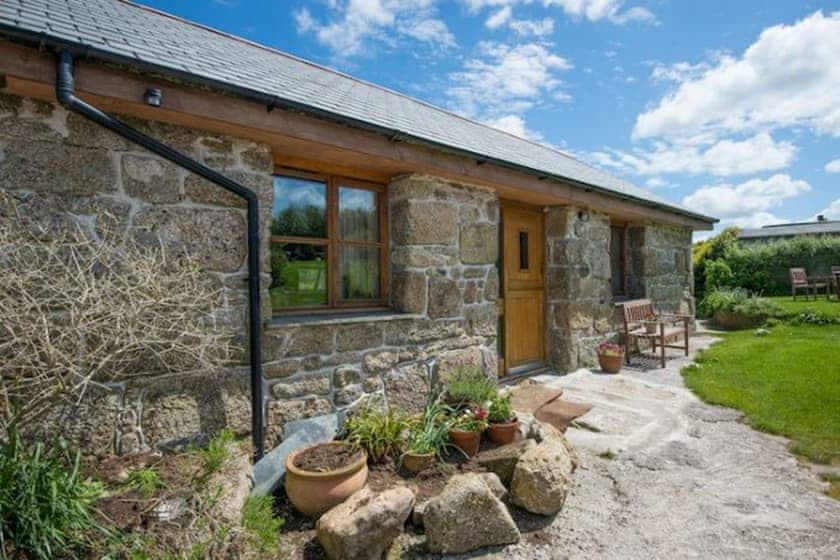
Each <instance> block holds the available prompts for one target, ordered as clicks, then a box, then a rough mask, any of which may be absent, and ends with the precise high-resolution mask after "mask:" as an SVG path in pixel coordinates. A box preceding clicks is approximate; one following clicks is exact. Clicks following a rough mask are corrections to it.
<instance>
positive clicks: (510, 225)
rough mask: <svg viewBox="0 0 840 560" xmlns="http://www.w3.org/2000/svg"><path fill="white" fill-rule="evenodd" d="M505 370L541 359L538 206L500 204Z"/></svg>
mask: <svg viewBox="0 0 840 560" xmlns="http://www.w3.org/2000/svg"><path fill="white" fill-rule="evenodd" d="M502 228H503V230H504V235H503V238H502V245H503V246H502V255H503V257H502V267H503V277H502V285H503V298H504V353H505V355H504V360H505V362H504V363H505V368H504V369H505V370H506V372H505V373H510V372H517V371H523V370H527V369H530V368H531V367H540V366H542V365H543V363H544V361H545V330H544V324H545V282H544V275H543V272H544V267H543V261H544V259H545V233H544V230H543V212H542V210H541V209H539V208H530V207H522V206H518V205H516V206H514V205H503V206H502Z"/></svg>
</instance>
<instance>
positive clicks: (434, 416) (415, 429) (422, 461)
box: [402, 402, 449, 473]
mask: <svg viewBox="0 0 840 560" xmlns="http://www.w3.org/2000/svg"><path fill="white" fill-rule="evenodd" d="M448 440H449V420H448V419H447V417H446V414H445V413H444V409H443V407H442V406H441V405H440V404H438V403H437V402H431V403H429V404H428V405H427V406H426V408H425V410H424V411H423V414H422V415H421V416H420V418H419V419H417V420H416V421H415V422H414V424H413V425H412V427H411V429H410V431H409V434H408V444H407V449H406V452H405V453H403V455H402V466H403V467H404V468H405V469H406V470H407V471H409V472H413V473H417V472H420V471H422V470H425V469H428V468H429V467H431V466H432V465H434V464H435V460H437V459H438V458H439V457H440V454H441V452H442V451H443V449H445V448H446V447H447V446H448V445H449V443H448Z"/></svg>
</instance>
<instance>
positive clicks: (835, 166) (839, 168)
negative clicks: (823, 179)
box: [825, 158, 840, 173]
mask: <svg viewBox="0 0 840 560" xmlns="http://www.w3.org/2000/svg"><path fill="white" fill-rule="evenodd" d="M825 172H826V173H840V158H837V159H833V160H831V161H829V162H828V163H826V164H825Z"/></svg>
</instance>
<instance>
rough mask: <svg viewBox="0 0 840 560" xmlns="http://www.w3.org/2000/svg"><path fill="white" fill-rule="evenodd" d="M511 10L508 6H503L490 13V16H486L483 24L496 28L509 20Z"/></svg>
mask: <svg viewBox="0 0 840 560" xmlns="http://www.w3.org/2000/svg"><path fill="white" fill-rule="evenodd" d="M512 12H513V9H512V8H511V7H510V6H505V7H504V8H502V9H501V10H499V11H497V12H494V13H493V14H491V15H490V17H489V18H487V21H485V22H484V25H486V26H487V27H488V28H490V29H498V28H499V27H501V26H503V25H505V24H506V23H508V22H509V21H510V16H511V14H512Z"/></svg>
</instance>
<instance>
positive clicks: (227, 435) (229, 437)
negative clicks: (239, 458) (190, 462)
mask: <svg viewBox="0 0 840 560" xmlns="http://www.w3.org/2000/svg"><path fill="white" fill-rule="evenodd" d="M234 439H236V435H235V434H234V433H233V430H231V429H230V428H225V429H223V430H222V431H221V432H219V435H217V436H216V437H214V438H213V439H211V440H210V441H209V442H207V445H206V446H204V447H203V448H201V449H199V450H198V452H197V454H198V459H199V462H200V463H201V470H203V471H204V474H205V475H210V474H213V473H215V472H217V471H218V470H219V469H221V468H222V465H224V464H225V463H226V462H227V461H228V460H229V459H230V451H229V450H228V445H229V444H230V443H232V442H233V440H234Z"/></svg>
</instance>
